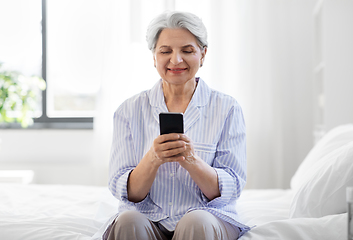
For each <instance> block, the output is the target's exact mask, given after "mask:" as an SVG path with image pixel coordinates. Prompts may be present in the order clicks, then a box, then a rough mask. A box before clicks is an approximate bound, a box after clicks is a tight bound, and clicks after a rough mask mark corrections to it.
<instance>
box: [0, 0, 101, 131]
mask: <svg viewBox="0 0 353 240" xmlns="http://www.w3.org/2000/svg"><path fill="white" fill-rule="evenodd" d="M0 9H3V10H4V9H6V11H3V13H2V14H1V15H0V29H1V31H2V32H5V33H7V34H4V36H3V34H2V37H1V39H0V62H3V63H4V64H5V65H6V66H7V67H8V68H10V69H14V70H17V71H20V72H21V73H23V74H24V75H39V76H40V75H41V76H42V77H43V78H44V80H46V83H47V89H46V90H45V91H43V94H42V99H41V100H42V101H41V104H39V106H38V109H39V115H38V117H37V118H35V119H34V125H33V126H32V127H31V128H84V129H87V128H88V129H90V128H93V117H94V113H95V107H96V106H95V102H96V96H97V93H98V91H99V87H100V74H101V71H102V64H103V59H102V54H103V52H104V51H102V50H101V49H102V47H103V46H104V44H103V35H104V34H103V32H102V29H103V28H104V22H103V21H104V14H103V13H102V12H99V0H75V1H71V0H51V1H46V0H2V1H1V2H0ZM18 126H19V125H18V124H12V125H11V128H12V127H15V128H17V127H18Z"/></svg>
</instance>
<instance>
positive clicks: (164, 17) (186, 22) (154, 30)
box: [146, 11, 208, 52]
mask: <svg viewBox="0 0 353 240" xmlns="http://www.w3.org/2000/svg"><path fill="white" fill-rule="evenodd" d="M165 28H172V29H175V28H183V29H186V30H188V31H189V32H191V33H192V34H193V35H194V36H195V37H196V39H197V43H198V45H199V47H200V48H201V49H203V48H204V47H207V45H208V43H207V30H206V27H205V25H204V24H203V22H202V20H201V19H200V18H199V17H197V16H196V15H194V14H192V13H187V12H177V11H173V12H165V13H162V14H160V15H159V16H157V17H156V18H155V19H153V20H152V21H151V23H150V24H149V26H148V28H147V34H146V40H147V44H148V48H149V49H150V50H151V51H152V52H154V50H155V49H156V45H157V41H158V38H159V35H160V34H161V32H162V31H163V29H165Z"/></svg>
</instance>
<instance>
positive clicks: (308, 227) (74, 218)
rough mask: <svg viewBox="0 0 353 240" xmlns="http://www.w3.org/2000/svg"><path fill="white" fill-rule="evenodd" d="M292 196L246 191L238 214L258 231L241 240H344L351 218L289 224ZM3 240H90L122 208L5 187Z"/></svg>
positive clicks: (83, 195)
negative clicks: (348, 220) (348, 221)
mask: <svg viewBox="0 0 353 240" xmlns="http://www.w3.org/2000/svg"><path fill="white" fill-rule="evenodd" d="M292 195H293V194H292V192H291V190H278V189H273V190H245V191H244V192H243V194H242V196H241V198H240V199H239V201H238V205H237V209H238V212H239V213H240V214H241V216H242V217H243V222H244V223H245V224H248V225H249V226H253V225H256V227H254V228H253V229H252V230H251V231H250V232H248V233H246V234H245V235H244V236H243V237H242V238H241V240H249V239H255V240H256V239H259V240H260V239H295V240H298V239H320V240H325V239H330V240H331V239H338V240H340V239H342V240H345V239H346V238H347V237H346V236H347V214H338V215H331V216H326V217H323V218H297V219H289V218H288V216H289V207H290V202H291V199H292V197H293V196H292ZM0 199H1V200H0V240H17V239H18V240H20V239H21V240H23V239H26V240H31V239H33V240H42V239H43V240H44V239H45V240H47V239H53V240H59V239H62V240H64V239H65V240H69V239H70V240H71V239H73V240H88V239H91V237H92V236H93V235H94V234H95V233H96V232H97V231H98V230H99V228H100V227H101V226H102V225H103V224H104V223H105V221H107V219H109V217H110V216H111V215H113V214H114V213H115V212H116V210H117V205H118V204H119V203H118V201H117V200H116V199H114V197H112V196H111V195H110V193H109V191H108V189H107V188H105V187H91V186H63V185H12V184H0Z"/></svg>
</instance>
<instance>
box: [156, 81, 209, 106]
mask: <svg viewBox="0 0 353 240" xmlns="http://www.w3.org/2000/svg"><path fill="white" fill-rule="evenodd" d="M196 81H198V84H197V87H196V90H195V92H194V95H193V96H192V99H191V101H190V104H189V105H195V106H198V107H202V106H205V105H206V104H207V103H208V101H209V99H210V95H211V89H210V88H209V87H208V86H207V84H206V83H205V82H204V81H203V80H202V79H201V78H196ZM149 99H150V104H151V106H153V107H162V108H164V107H165V108H166V105H165V101H164V94H163V88H162V79H160V80H159V81H158V82H157V83H156V84H155V85H154V86H153V87H152V89H151V90H150V94H149Z"/></svg>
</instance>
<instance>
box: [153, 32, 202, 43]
mask: <svg viewBox="0 0 353 240" xmlns="http://www.w3.org/2000/svg"><path fill="white" fill-rule="evenodd" d="M191 46H193V47H197V46H198V44H197V40H196V37H195V36H194V35H193V34H192V33H191V32H189V31H188V30H186V29H183V28H177V29H171V28H166V29H163V30H162V32H161V33H160V35H159V38H158V41H157V45H156V47H157V48H160V47H191Z"/></svg>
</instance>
